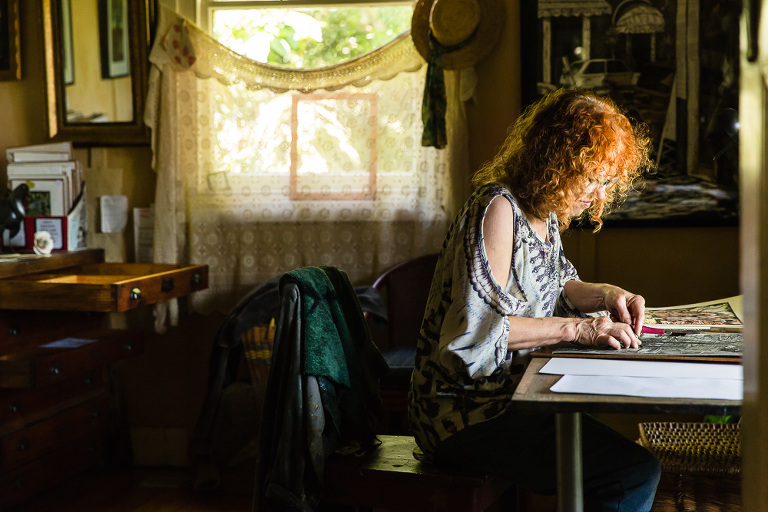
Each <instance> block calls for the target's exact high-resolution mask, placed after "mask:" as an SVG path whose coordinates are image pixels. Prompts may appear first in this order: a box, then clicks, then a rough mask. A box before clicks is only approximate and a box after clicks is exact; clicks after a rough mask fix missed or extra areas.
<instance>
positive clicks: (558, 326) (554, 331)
mask: <svg viewBox="0 0 768 512" xmlns="http://www.w3.org/2000/svg"><path fill="white" fill-rule="evenodd" d="M580 320H583V319H581V318H562V317H547V318H528V317H519V316H510V317H509V338H508V342H507V349H508V350H522V349H526V348H536V347H546V346H550V345H557V344H558V343H564V342H569V341H573V340H575V339H576V334H577V324H578V323H579V321H580Z"/></svg>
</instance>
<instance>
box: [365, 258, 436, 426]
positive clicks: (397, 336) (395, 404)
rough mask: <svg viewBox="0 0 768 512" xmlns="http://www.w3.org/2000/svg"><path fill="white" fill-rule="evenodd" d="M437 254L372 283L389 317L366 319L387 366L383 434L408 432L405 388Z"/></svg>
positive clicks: (383, 385)
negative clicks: (377, 320)
mask: <svg viewBox="0 0 768 512" xmlns="http://www.w3.org/2000/svg"><path fill="white" fill-rule="evenodd" d="M437 257H438V255H437V254H427V255H425V256H419V257H417V258H413V259H410V260H407V261H404V262H402V263H399V264H397V265H395V266H394V267H392V268H390V269H388V270H387V271H385V272H384V273H383V274H381V276H379V278H378V279H376V281H375V282H374V283H373V288H375V289H376V290H378V291H379V293H380V294H381V296H382V298H383V300H384V304H386V308H387V316H388V322H387V325H386V326H377V325H376V324H375V323H373V322H372V320H371V318H370V317H369V318H368V320H369V325H370V326H371V331H372V334H373V337H374V340H375V341H376V344H377V345H378V346H379V348H380V349H381V351H382V353H383V355H384V359H385V360H386V361H387V364H388V365H389V372H388V373H387V374H386V375H385V376H384V377H383V378H382V380H381V386H380V392H381V399H382V402H383V415H384V418H383V426H382V429H383V433H391V434H404V433H407V431H408V427H407V419H406V416H407V411H408V387H409V386H410V382H411V372H412V370H413V365H414V359H415V357H416V340H417V338H418V335H419V329H421V321H422V319H423V318H424V308H425V307H426V304H427V297H428V296H429V288H430V285H431V284H432V275H433V274H434V272H435V265H436V264H437Z"/></svg>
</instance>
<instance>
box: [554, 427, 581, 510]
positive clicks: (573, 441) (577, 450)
mask: <svg viewBox="0 0 768 512" xmlns="http://www.w3.org/2000/svg"><path fill="white" fill-rule="evenodd" d="M555 429H556V438H557V511H558V512H583V510H584V489H583V482H584V480H583V476H582V471H581V467H582V466H581V413H578V412H561V413H557V414H556V415H555Z"/></svg>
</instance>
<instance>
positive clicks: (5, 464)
mask: <svg viewBox="0 0 768 512" xmlns="http://www.w3.org/2000/svg"><path fill="white" fill-rule="evenodd" d="M108 408H109V401H108V400H107V397H106V396H105V395H102V396H100V397H98V398H96V399H94V400H90V401H88V402H86V403H84V404H81V405H78V406H76V407H72V408H70V409H67V410H65V411H62V412H60V413H59V414H55V415H53V416H51V417H50V418H46V419H45V420H43V421H38V422H36V423H33V424H31V425H29V426H27V427H24V428H23V429H20V430H17V431H15V432H11V433H9V434H6V435H4V436H2V437H0V472H7V471H10V470H12V469H16V468H18V467H20V466H22V465H24V464H26V463H28V462H31V461H33V460H35V459H37V458H39V457H41V456H43V455H45V454H47V453H51V452H54V451H56V449H57V448H59V447H61V446H66V445H68V444H69V443H71V442H72V441H75V440H77V439H80V438H83V437H87V438H89V439H92V440H94V441H96V440H98V441H99V444H101V445H103V444H104V442H105V440H106V426H107V414H108V412H109V411H108Z"/></svg>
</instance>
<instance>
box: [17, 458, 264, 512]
mask: <svg viewBox="0 0 768 512" xmlns="http://www.w3.org/2000/svg"><path fill="white" fill-rule="evenodd" d="M193 482H194V475H193V474H192V473H191V472H190V471H189V470H185V469H177V468H122V469H119V468H107V469H101V470H95V469H94V470H89V471H87V472H85V473H83V474H80V475H77V476H75V477H73V478H70V479H67V480H65V481H63V482H61V483H60V484H58V485H56V486H55V487H53V488H51V489H49V490H47V491H44V492H42V493H40V494H38V495H37V496H34V497H33V498H31V499H30V500H28V501H26V502H25V503H23V504H20V505H17V506H16V507H13V508H11V509H8V510H7V512H43V511H46V512H47V511H56V512H249V511H250V510H251V503H252V493H253V472H252V469H251V467H250V465H249V466H246V467H242V468H237V469H235V470H231V471H229V472H227V473H226V474H225V475H223V477H222V481H221V482H222V483H221V486H220V489H218V490H211V491H201V490H197V489H194V488H193V485H192V484H193ZM3 512H5V511H3Z"/></svg>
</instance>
